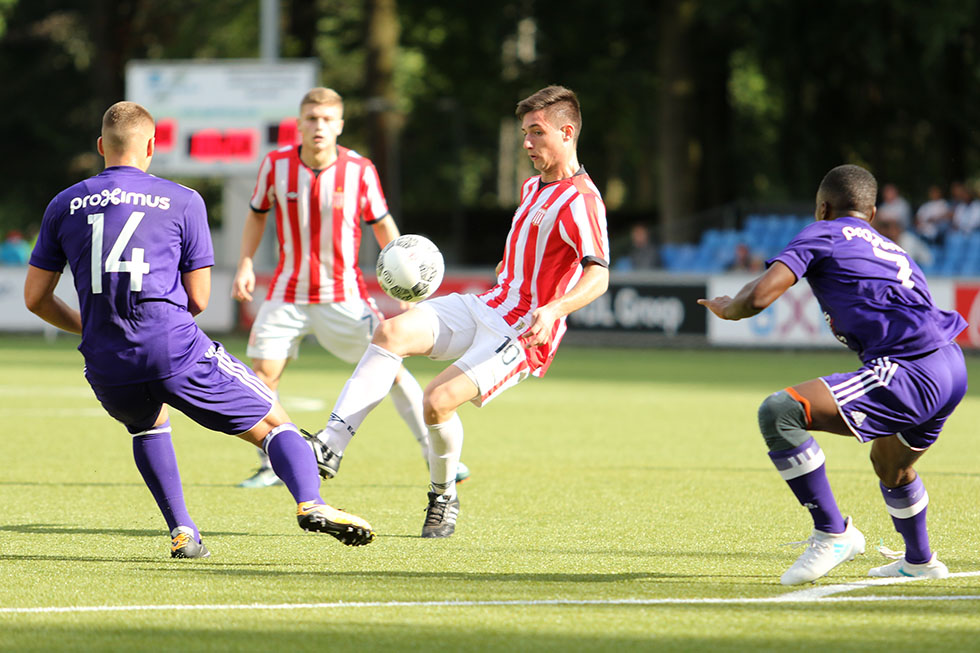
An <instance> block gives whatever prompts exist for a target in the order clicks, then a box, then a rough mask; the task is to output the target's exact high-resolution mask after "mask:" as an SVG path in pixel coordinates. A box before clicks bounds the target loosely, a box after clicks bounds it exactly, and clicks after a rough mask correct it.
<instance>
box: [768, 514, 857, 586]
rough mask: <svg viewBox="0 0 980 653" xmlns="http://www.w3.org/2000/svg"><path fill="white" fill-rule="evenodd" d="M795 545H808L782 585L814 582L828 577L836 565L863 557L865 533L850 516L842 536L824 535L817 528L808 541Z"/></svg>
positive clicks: (787, 573)
mask: <svg viewBox="0 0 980 653" xmlns="http://www.w3.org/2000/svg"><path fill="white" fill-rule="evenodd" d="M794 544H805V545H806V547H807V548H806V551H804V552H803V553H802V554H800V557H799V558H797V559H796V562H794V563H793V565H792V566H791V567H790V568H789V569H787V570H786V572H785V573H784V574H783V575H782V578H780V581H781V582H782V584H783V585H799V584H801V583H812V582H813V581H815V580H816V579H818V578H821V577H822V576H826V575H827V573H828V572H830V570H831V569H833V568H834V567H836V566H837V565H839V564H842V563H845V562H848V561H849V560H853V559H854V558H855V557H856V556H859V555H861V554H862V553H864V534H862V533H861V531H859V530H858V529H856V528H855V527H854V524H852V523H851V518H850V517H848V518H847V519H846V520H844V532H843V533H825V532H823V531H818V530H816V529H814V530H813V534H812V535H811V536H810V537H809V539H807V540H804V541H803V542H794Z"/></svg>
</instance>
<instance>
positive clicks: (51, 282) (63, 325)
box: [24, 265, 82, 334]
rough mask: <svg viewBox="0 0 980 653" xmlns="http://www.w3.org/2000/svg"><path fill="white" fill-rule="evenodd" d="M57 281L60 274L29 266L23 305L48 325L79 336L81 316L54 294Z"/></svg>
mask: <svg viewBox="0 0 980 653" xmlns="http://www.w3.org/2000/svg"><path fill="white" fill-rule="evenodd" d="M59 279H61V273H60V272H53V271H51V270H43V269H41V268H38V267H34V266H33V265H29V266H28V267H27V280H26V281H24V303H25V304H26V305H27V310H29V311H30V312H31V313H34V314H35V315H37V316H38V317H39V318H41V319H42V320H44V321H45V322H47V323H48V324H53V325H54V326H56V327H58V328H59V329H62V330H64V331H68V332H69V333H77V334H81V333H82V316H81V314H80V313H79V312H78V311H76V310H75V309H74V308H72V307H71V306H69V305H68V304H66V303H65V302H63V301H61V300H60V299H59V298H58V297H56V296H55V294H54V289H55V288H56V287H57V286H58V280H59Z"/></svg>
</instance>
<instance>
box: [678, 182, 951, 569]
mask: <svg viewBox="0 0 980 653" xmlns="http://www.w3.org/2000/svg"><path fill="white" fill-rule="evenodd" d="M877 192H878V184H877V182H876V180H875V178H874V176H872V174H871V173H870V172H868V171H867V170H865V169H863V168H861V167H859V166H855V165H843V166H838V167H836V168H834V169H833V170H831V171H830V172H828V173H827V175H826V176H825V177H824V178H823V181H822V182H821V183H820V188H819V189H818V191H817V201H816V204H817V206H816V218H817V221H816V222H815V223H813V224H811V225H808V226H807V227H806V228H804V229H803V230H802V231H800V233H799V234H798V235H797V236H796V238H794V239H793V240H792V242H790V243H789V245H787V246H786V248H785V249H784V250H783V251H782V252H780V253H779V254H778V255H777V256H776V257H775V258H773V259H771V260H770V261H768V262H767V265H768V266H769V268H768V270H767V271H766V272H765V273H764V274H762V275H761V276H760V277H758V278H757V279H755V280H754V281H750V282H749V283H747V284H746V285H745V286H744V287H743V288H742V289H741V290H740V291H739V292H738V294H737V295H736V296H735V297H734V299H733V298H731V297H728V296H723V297H716V298H714V299H701V300H699V302H698V303H700V304H702V305H704V306H707V307H708V309H710V310H711V312H712V313H714V314H715V315H717V316H718V317H720V318H722V319H725V320H741V319H743V318H747V317H751V316H753V315H756V314H757V313H759V312H761V311H762V310H764V309H765V308H766V307H767V306H769V305H770V304H772V303H773V302H774V301H775V300H776V299H777V298H778V297H779V296H780V295H782V294H783V293H784V292H786V290H787V289H789V288H790V286H792V285H793V284H795V283H796V282H797V281H798V280H799V279H802V278H804V277H805V278H806V279H807V281H809V283H810V288H811V289H812V290H813V294H814V296H816V298H817V301H818V302H819V303H820V307H821V309H822V310H823V312H824V316H825V318H826V319H827V322H828V324H829V325H830V328H831V329H832V330H833V332H834V335H835V336H836V337H837V339H838V340H840V341H841V342H843V343H844V344H845V345H847V346H848V347H849V348H850V349H852V350H854V351H855V352H856V353H857V354H858V356H859V357H860V358H861V361H862V363H863V366H862V367H861V368H860V369H859V370H857V371H856V372H847V373H840V374H831V375H828V376H824V377H820V378H818V379H813V380H811V381H806V382H805V383H801V384H799V385H796V386H793V387H791V388H786V389H785V390H781V391H780V392H776V393H774V394H772V395H769V397H767V398H766V399H765V401H763V402H762V405H761V406H760V407H759V428H760V429H761V430H762V435H763V437H764V438H765V441H766V444H767V445H769V457H770V458H771V459H772V462H773V464H774V465H775V466H776V469H777V470H779V473H780V475H781V476H782V477H783V480H785V481H786V483H787V484H789V487H790V489H791V490H792V491H793V494H795V495H796V498H797V499H798V500H799V502H800V504H802V505H803V506H804V507H806V508H807V509H808V510H809V511H810V515H811V516H812V517H813V527H814V530H813V534H812V535H811V536H810V538H809V539H808V540H807V541H806V543H807V545H808V546H807V549H806V550H805V551H804V552H803V553H802V555H800V557H799V558H798V559H797V560H796V562H795V563H793V565H792V566H791V567H790V568H789V569H788V570H787V571H786V573H784V574H783V575H782V578H781V581H782V583H783V584H784V585H797V584H800V583H807V582H812V581H814V580H816V579H818V578H820V577H821V576H825V575H826V574H827V573H828V572H830V571H831V570H832V569H833V568H834V567H836V566H837V565H839V564H841V563H843V562H847V561H849V560H853V559H854V557H855V556H857V555H860V554H862V553H864V550H865V540H864V535H862V534H861V531H859V530H858V529H857V528H856V527H855V526H854V524H853V523H851V519H850V517H848V518H844V517H843V516H842V515H841V512H840V510H839V509H838V507H837V502H836V501H835V499H834V495H833V492H832V491H831V489H830V484H829V483H828V481H827V473H826V469H825V467H824V454H823V451H822V450H821V449H820V445H818V444H817V443H816V441H815V440H814V439H813V438H812V437H811V436H810V433H809V431H810V430H816V431H825V432H828V433H836V434H838V435H853V436H854V437H856V438H857V439H858V440H859V441H860V442H871V463H872V465H873V466H874V470H875V473H876V474H877V475H878V478H879V480H880V483H879V486H880V488H881V494H882V497H883V498H884V500H885V507H886V509H887V510H888V514H889V515H891V518H892V523H893V524H894V525H895V530H897V531H898V533H899V534H900V535H901V536H902V538H903V539H904V540H905V552H904V553H903V554H897V553H893V552H886V550H884V549H883V550H882V553H885V555H886V556H889V557H894V558H897V559H896V560H895V561H894V562H891V563H889V564H886V565H883V566H881V567H875V568H874V569H872V570H871V571H870V572H869V575H870V576H879V577H892V576H912V577H921V578H945V577H946V576H948V575H949V571H948V570H947V568H946V565H944V564H943V563H942V562H940V561H939V560H938V559H937V558H936V554H935V553H934V552H933V551H932V549H931V548H930V547H929V533H928V531H927V529H926V508H927V506H928V505H929V495H928V494H927V493H926V489H925V486H924V485H923V483H922V479H921V478H920V477H919V476H918V475H917V474H916V472H915V469H913V465H914V464H915V461H917V460H918V459H919V458H920V457H921V456H922V454H923V453H925V451H926V450H927V449H928V448H929V447H930V446H931V445H932V444H933V443H934V442H935V441H936V439H937V438H938V437H939V433H940V432H941V431H942V428H943V425H944V424H945V423H946V420H947V419H948V418H949V416H950V414H952V412H953V410H954V409H955V408H956V406H957V404H959V403H960V400H961V399H962V398H963V395H964V394H965V393H966V387H967V374H966V364H965V363H964V360H963V353H962V352H961V351H960V348H959V346H958V345H956V344H955V343H954V342H953V339H954V338H955V337H956V335H957V334H958V333H959V332H960V331H962V330H963V329H964V328H966V326H967V324H966V321H965V320H964V319H963V318H962V317H961V316H960V315H959V314H957V313H954V312H949V311H943V310H940V309H939V308H937V307H936V305H935V304H934V303H933V301H932V296H931V295H930V294H929V288H928V286H927V285H926V280H925V277H924V276H923V274H922V271H921V270H920V269H919V266H918V265H916V263H915V262H914V261H913V260H912V258H911V257H909V256H908V255H907V254H906V252H905V251H904V250H903V249H902V248H901V247H899V246H898V245H896V244H895V243H893V242H892V241H890V240H888V239H887V238H884V237H883V236H881V235H879V234H878V233H877V232H876V231H875V230H874V229H873V228H872V225H873V220H874V216H875V199H876V197H877ZM889 554H891V555H889Z"/></svg>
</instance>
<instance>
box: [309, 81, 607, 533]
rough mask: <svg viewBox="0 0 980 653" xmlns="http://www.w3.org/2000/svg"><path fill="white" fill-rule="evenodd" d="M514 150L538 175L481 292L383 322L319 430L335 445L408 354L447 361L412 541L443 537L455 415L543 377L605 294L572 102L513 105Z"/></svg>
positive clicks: (342, 443)
mask: <svg viewBox="0 0 980 653" xmlns="http://www.w3.org/2000/svg"><path fill="white" fill-rule="evenodd" d="M517 116H518V118H520V119H521V121H522V130H523V132H524V148H525V150H527V153H528V155H529V156H530V157H531V162H532V163H533V165H534V167H535V168H536V169H537V170H538V171H539V172H540V173H541V174H540V175H538V176H535V177H532V178H531V179H529V180H527V182H526V183H525V184H524V186H523V190H522V193H521V203H520V206H519V207H518V209H517V211H516V212H515V214H514V218H513V223H512V226H511V230H510V233H509V234H508V236H507V241H506V243H505V246H504V255H503V260H502V261H501V262H500V265H499V266H498V268H497V275H498V276H497V285H496V286H494V287H493V288H491V289H490V290H488V291H487V292H485V293H483V294H481V295H459V294H453V295H448V296H444V297H437V298H435V299H430V300H428V301H424V302H422V303H420V304H419V305H418V307H417V308H416V309H415V310H411V311H407V312H405V313H402V314H401V315H399V316H396V317H394V318H392V319H391V320H388V321H386V322H384V323H382V324H381V326H380V327H379V328H378V330H377V331H376V332H375V334H374V338H373V340H372V342H371V346H370V347H369V348H368V351H367V353H365V354H364V356H363V357H362V358H361V362H360V363H358V366H357V369H356V370H354V375H353V376H352V377H351V378H350V380H348V382H347V384H346V385H345V386H344V390H343V391H342V392H341V394H340V397H339V398H338V400H337V404H336V405H335V407H334V410H333V414H332V415H331V417H330V421H329V422H328V423H327V428H326V433H325V435H327V436H328V437H327V441H326V444H325V446H326V449H327V450H328V451H326V452H321V456H322V455H329V451H331V450H334V448H335V447H336V448H344V447H346V446H347V444H348V443H349V442H350V439H351V437H352V436H353V434H354V433H355V432H356V431H357V429H358V428H360V425H361V423H362V422H363V421H364V419H365V417H366V416H367V414H368V413H369V412H370V411H371V410H372V409H373V408H374V407H375V406H376V405H377V404H378V403H379V402H380V401H381V399H382V398H383V397H384V388H386V387H387V384H390V383H391V380H392V379H393V378H394V377H395V374H397V373H398V370H399V369H400V367H401V364H402V359H403V358H404V357H406V356H416V355H425V356H429V357H430V358H434V359H438V360H453V361H455V362H454V363H453V364H452V365H450V366H449V367H447V368H446V369H445V370H443V371H442V372H441V373H440V374H439V375H438V376H436V378H435V379H433V381H432V382H431V383H430V384H429V386H428V387H427V388H426V389H425V396H424V399H423V407H424V415H425V423H426V424H427V425H428V429H429V443H430V447H429V472H430V482H431V487H430V491H429V495H428V496H429V505H428V509H427V512H426V519H425V523H424V525H423V527H422V537H448V536H450V535H452V534H453V532H454V530H455V525H456V516H457V514H458V512H459V498H458V497H457V495H456V488H455V482H454V475H455V470H456V465H457V463H458V461H459V455H460V450H461V449H462V443H463V426H462V423H461V422H460V419H459V416H458V415H457V413H456V410H457V409H458V408H459V407H460V406H462V405H463V404H465V403H466V402H473V403H474V404H476V405H478V406H483V405H486V404H487V403H488V402H489V401H490V400H491V399H493V398H494V397H495V396H497V395H498V394H499V393H501V392H503V391H504V390H506V389H507V388H509V387H512V386H514V385H516V384H517V383H519V382H520V381H522V380H523V379H525V378H527V376H528V375H529V374H534V375H536V376H541V375H543V374H544V373H545V371H546V370H547V368H548V365H549V364H550V362H551V360H552V359H553V357H554V355H555V351H556V349H557V347H558V343H559V342H560V341H561V338H562V336H563V335H564V333H565V317H566V316H567V315H568V314H569V313H571V312H572V311H575V310H577V309H579V308H582V307H583V306H585V305H587V304H588V303H589V302H591V301H593V300H594V299H596V298H597V297H599V296H600V295H602V293H604V292H605V291H606V288H607V286H608V284H609V254H608V252H609V238H608V234H607V229H606V212H605V206H604V205H603V203H602V198H601V196H600V194H599V191H598V189H597V188H596V186H595V184H594V183H593V182H592V180H591V179H590V178H589V176H588V175H587V174H586V172H585V169H584V168H582V167H581V166H580V165H579V162H578V155H577V153H576V145H577V142H578V136H579V133H580V131H581V129H582V118H581V111H580V109H579V103H578V99H577V98H576V97H575V94H574V93H573V92H572V91H570V90H568V89H566V88H563V87H561V86H549V87H546V88H544V89H541V90H540V91H538V92H537V93H534V94H533V95H531V96H530V97H528V98H526V99H524V100H522V101H521V102H520V103H519V104H518V105H517Z"/></svg>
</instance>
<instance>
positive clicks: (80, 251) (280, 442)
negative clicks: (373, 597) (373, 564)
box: [24, 102, 374, 558]
mask: <svg viewBox="0 0 980 653" xmlns="http://www.w3.org/2000/svg"><path fill="white" fill-rule="evenodd" d="M153 148H154V123H153V118H152V116H151V115H150V114H149V112H147V110H146V109H144V108H143V107H141V106H140V105H138V104H135V103H133V102H118V103H116V104H114V105H112V106H111V107H109V109H108V111H106V113H105V115H104V116H103V119H102V136H101V137H100V138H99V139H98V150H99V154H101V155H102V156H103V157H104V158H105V166H106V167H105V170H103V171H102V172H101V173H100V174H98V175H96V176H94V177H91V178H89V179H86V180H85V181H82V182H79V183H77V184H75V185H74V186H71V187H70V188H68V189H66V190H64V191H62V192H61V193H59V194H58V195H57V196H55V198H54V199H53V200H52V201H51V203H50V204H49V205H48V208H47V210H46V211H45V213H44V219H43V221H42V223H41V231H40V234H39V236H38V240H37V245H36V246H35V248H34V252H33V254H32V255H31V260H30V267H29V269H28V273H27V281H26V282H25V287H24V299H25V302H26V304H27V307H28V308H29V309H30V310H31V311H32V312H34V313H36V314H37V315H38V316H40V317H41V318H42V319H44V320H45V321H47V322H49V323H51V324H53V325H54V326H56V327H59V328H61V329H64V330H65V331H69V332H71V333H77V334H81V336H82V342H81V345H79V347H78V349H79V351H81V352H82V356H83V357H84V358H85V377H86V379H87V380H88V382H89V384H90V385H91V387H92V390H93V391H94V392H95V396H96V397H97V398H98V400H99V401H100V402H101V404H102V406H103V407H104V408H105V410H106V412H108V413H109V414H110V415H111V416H112V417H114V418H115V419H117V420H119V421H120V422H122V423H123V424H124V425H125V426H126V429H127V430H128V431H129V432H130V433H131V434H132V436H133V456H134V457H135V459H136V466H137V468H138V469H139V471H140V474H142V476H143V479H144V481H145V482H146V485H147V487H148V488H149V489H150V492H151V493H152V494H153V498H154V499H155V500H156V502H157V505H158V506H159V507H160V510H161V512H163V516H164V519H165V520H166V522H167V527H168V528H169V530H170V537H171V547H170V554H171V556H172V557H174V558H203V557H207V556H208V555H210V554H209V552H208V550H207V548H206V547H205V546H204V544H203V543H202V542H201V535H200V532H199V531H198V529H197V526H196V525H195V524H194V521H193V520H192V519H191V517H190V515H189V514H188V512H187V507H186V505H185V504H184V496H183V489H182V487H181V483H180V474H179V472H178V469H177V459H176V455H175V454H174V448H173V444H172V442H171V438H170V431H171V429H170V419H169V413H168V405H169V406H173V407H174V408H176V409H178V410H180V411H181V412H183V413H184V414H186V415H187V416H188V417H190V418H191V419H193V420H194V421H196V422H197V423H198V424H201V425H202V426H205V427H207V428H209V429H212V430H215V431H221V432H224V433H227V434H230V435H237V436H238V437H239V438H241V439H243V440H245V441H246V442H251V443H252V444H254V445H256V446H258V447H262V449H264V450H265V451H266V453H268V455H269V458H270V459H271V461H272V466H273V468H274V469H275V471H276V473H277V474H278V475H279V477H280V478H281V479H282V480H283V482H284V483H285V484H286V487H287V488H288V489H289V491H290V493H291V494H292V495H293V498H294V499H295V500H296V503H297V510H296V517H297V520H298V521H299V525H300V527H301V528H303V529H304V530H307V531H313V532H322V533H327V534H329V535H332V536H333V537H335V538H337V539H338V540H340V541H341V542H343V543H344V544H347V545H351V546H358V545H361V544H367V543H369V542H370V541H371V540H372V539H373V538H374V532H373V531H372V529H371V525H370V524H368V523H367V522H366V521H364V520H363V519H361V518H360V517H357V516H355V515H351V514H348V513H345V512H342V511H340V510H335V509H334V508H331V507H330V506H328V505H326V504H325V503H324V501H323V499H322V498H321V497H320V494H319V490H320V478H319V474H318V473H317V465H316V459H315V457H314V454H313V451H312V449H311V448H310V446H309V445H308V444H307V442H306V440H304V439H303V436H301V435H300V434H299V431H298V430H297V429H296V426H295V425H293V424H292V423H291V422H290V421H289V416H288V415H287V414H286V412H285V411H284V410H283V408H282V406H280V405H279V404H278V403H277V402H276V401H275V400H274V398H273V396H272V393H271V392H270V391H269V389H268V388H267V387H266V386H265V384H263V383H262V382H261V381H260V380H259V379H258V378H257V377H256V376H255V374H253V373H252V372H251V371H250V370H249V369H248V367H247V366H246V365H244V364H242V363H241V362H240V361H238V360H237V359H236V358H235V357H234V356H231V355H230V354H228V353H227V352H225V350H224V348H223V347H222V346H221V343H218V342H213V341H211V340H210V339H209V338H208V337H207V336H206V335H205V334H204V332H203V331H201V329H200V328H198V326H197V324H196V323H195V322H194V319H193V316H194V315H196V314H198V313H200V312H201V311H202V310H204V308H205V307H206V306H207V303H208V298H209V295H210V291H211V266H212V265H213V264H214V252H213V249H212V245H211V234H210V231H209V230H208V221H207V211H206V209H205V207H204V201H203V200H202V199H201V196H200V195H198V193H197V192H195V191H193V190H191V189H189V188H186V187H184V186H181V185H180V184H176V183H174V182H172V181H167V180H165V179H160V178H158V177H154V176H153V175H150V174H147V173H146V170H147V169H148V168H149V165H150V159H151V158H152V156H153ZM66 263H67V264H68V265H69V266H70V267H71V271H72V275H73V276H74V282H75V290H76V291H77V292H78V300H79V306H80V311H76V310H74V309H72V308H70V307H69V306H68V305H67V304H65V303H64V302H62V301H61V300H60V299H58V298H57V297H56V296H55V295H54V289H55V287H56V286H57V285H58V280H59V279H60V277H61V272H62V270H63V269H64V267H65V264H66Z"/></svg>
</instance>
